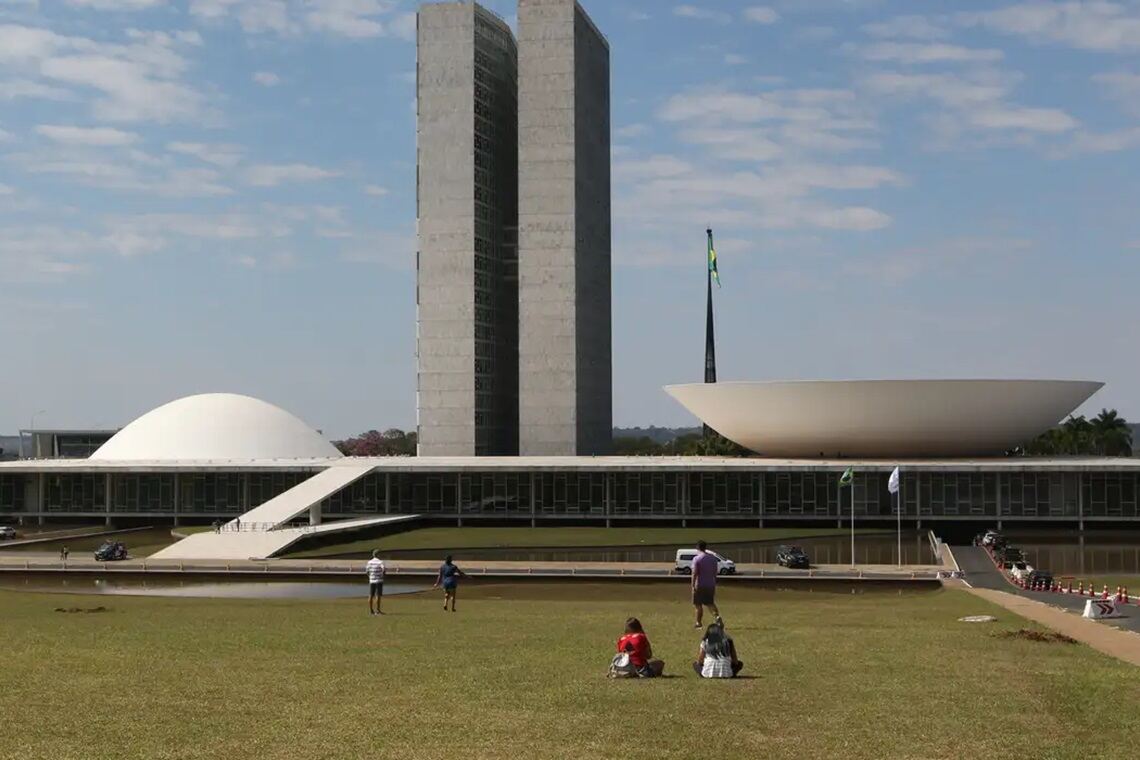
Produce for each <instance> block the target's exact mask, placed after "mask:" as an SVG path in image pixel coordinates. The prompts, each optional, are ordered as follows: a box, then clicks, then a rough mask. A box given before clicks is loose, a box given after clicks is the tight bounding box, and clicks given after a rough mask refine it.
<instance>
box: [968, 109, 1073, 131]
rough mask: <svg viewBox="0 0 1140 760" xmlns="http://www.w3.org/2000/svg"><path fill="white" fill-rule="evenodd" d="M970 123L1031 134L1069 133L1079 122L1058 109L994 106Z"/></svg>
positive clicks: (974, 114)
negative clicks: (1019, 130) (1018, 130)
mask: <svg viewBox="0 0 1140 760" xmlns="http://www.w3.org/2000/svg"><path fill="white" fill-rule="evenodd" d="M969 120H970V123H971V124H974V125H976V126H979V127H984V128H987V129H1021V130H1026V131H1029V132H1068V131H1069V130H1071V129H1074V128H1076V126H1077V121H1076V119H1074V118H1073V117H1072V116H1069V115H1068V114H1067V113H1065V112H1064V111H1062V110H1060V109H1057V108H1025V107H1022V106H1009V105H1004V104H999V105H994V106H991V107H989V108H983V109H980V110H978V111H976V112H974V113H973V114H971V115H970V118H969Z"/></svg>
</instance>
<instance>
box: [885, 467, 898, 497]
mask: <svg viewBox="0 0 1140 760" xmlns="http://www.w3.org/2000/svg"><path fill="white" fill-rule="evenodd" d="M887 490H888V491H890V492H891V493H898V492H899V468H898V467H896V468H895V471H894V472H892V473H891V477H890V479H889V480H887Z"/></svg>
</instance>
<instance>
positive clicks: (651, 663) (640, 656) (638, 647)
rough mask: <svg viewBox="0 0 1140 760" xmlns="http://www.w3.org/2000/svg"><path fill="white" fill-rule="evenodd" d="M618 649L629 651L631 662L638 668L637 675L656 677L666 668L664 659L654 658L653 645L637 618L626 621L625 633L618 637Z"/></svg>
mask: <svg viewBox="0 0 1140 760" xmlns="http://www.w3.org/2000/svg"><path fill="white" fill-rule="evenodd" d="M617 650H618V651H619V652H628V653H629V664H630V665H632V666H633V667H634V668H636V669H637V675H639V676H641V677H642V678H656V677H657V676H659V675H661V673H662V672H663V671H664V670H665V662H664V661H663V660H655V659H653V647H652V646H650V644H649V637H648V636H646V635H645V629H644V628H642V627H641V621H640V620H638V619H637V618H630V619H629V620H626V621H625V635H624V636H622V637H621V638H620V639H618V643H617Z"/></svg>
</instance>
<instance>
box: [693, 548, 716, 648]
mask: <svg viewBox="0 0 1140 760" xmlns="http://www.w3.org/2000/svg"><path fill="white" fill-rule="evenodd" d="M719 571H720V563H719V562H718V561H717V558H716V557H714V556H713V555H712V554H709V552H708V544H706V543H705V542H704V541H698V542H697V556H696V557H693V584H692V589H693V608H694V609H695V610H696V611H697V619H696V622H695V623H694V624H693V627H694V628H701V627H703V626H702V622H701V621H702V620H703V619H704V614H705V610H704V608H705V607H708V608H709V611H710V612H712V614H713V615H715V616H716V619H717V621H718V622H719V621H720V610H718V609H717V606H716V576H717V573H718V572H719Z"/></svg>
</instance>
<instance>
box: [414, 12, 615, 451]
mask: <svg viewBox="0 0 1140 760" xmlns="http://www.w3.org/2000/svg"><path fill="white" fill-rule="evenodd" d="M416 91H417V100H416V102H417V106H416V107H417V154H418V155H417V167H418V172H417V183H416V184H417V187H416V199H417V217H418V231H419V251H418V254H417V259H416V277H417V286H416V304H417V320H416V330H417V333H416V341H417V355H418V382H417V399H416V408H417V416H418V429H419V446H420V454H421V455H424V456H472V455H474V456H483V455H488V456H493V455H515V454H521V455H524V456H538V455H545V456H574V455H589V454H604V453H607V452H608V451H609V449H610V444H611V437H612V433H611V430H612V424H613V422H612V376H613V372H612V363H611V318H610V64H609V45H608V43H607V42H606V39H605V37H603V36H602V34H601V32H599V31H598V29H597V27H595V26H594V24H593V22H592V21H591V20H590V18H589V16H587V15H586V13H585V11H583V10H582V8H581V7H580V6H579V5H578V4H577V2H575V0H519V6H518V39H517V41H516V39H515V36H514V35H513V34H512V33H511V29H510V27H509V26H507V24H506V23H504V22H503V21H502V19H500V18H499V17H498V16H496V15H495V14H493V13H491V12H489V11H487V10H485V9H483V8H481V7H480V6H479V5H477V4H475V3H470V2H462V3H458V2H457V3H439V4H431V5H424V6H422V7H421V8H420V11H419V19H418V30H417V63H416Z"/></svg>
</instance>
